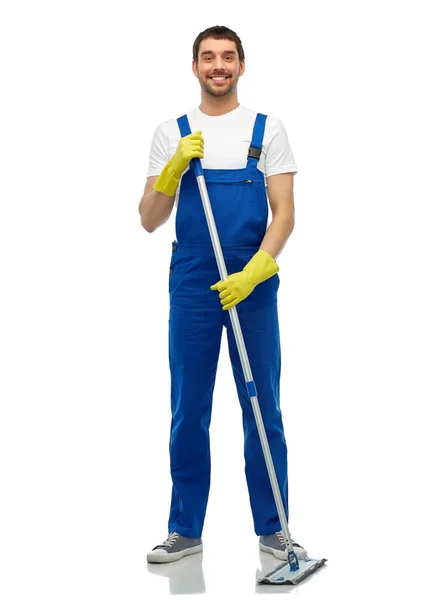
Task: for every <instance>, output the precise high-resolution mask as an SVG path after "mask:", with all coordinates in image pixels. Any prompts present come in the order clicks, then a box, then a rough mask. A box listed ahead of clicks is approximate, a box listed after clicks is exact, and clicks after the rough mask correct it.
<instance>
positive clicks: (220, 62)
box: [215, 56, 224, 71]
mask: <svg viewBox="0 0 442 600" xmlns="http://www.w3.org/2000/svg"><path fill="white" fill-rule="evenodd" d="M215 68H216V69H218V70H219V71H221V70H224V61H223V59H222V58H221V56H218V57H217V58H215Z"/></svg>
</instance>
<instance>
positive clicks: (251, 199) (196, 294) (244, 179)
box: [168, 113, 288, 538]
mask: <svg viewBox="0 0 442 600" xmlns="http://www.w3.org/2000/svg"><path fill="white" fill-rule="evenodd" d="M266 118H267V116H266V115H262V114H260V113H258V115H257V117H256V120H255V124H254V129H253V136H252V141H251V145H250V148H249V154H248V160H247V166H246V167H245V168H242V169H205V170H204V178H205V181H206V185H207V191H208V194H209V199H210V204H211V206H212V211H213V215H214V219H215V223H216V226H217V230H218V235H219V238H220V243H221V248H222V251H223V255H224V260H225V263H226V268H227V272H228V274H231V273H235V272H237V271H241V270H242V269H243V267H244V266H245V264H246V263H247V262H248V261H249V260H250V259H251V258H252V256H253V255H254V254H255V253H256V252H257V251H258V250H259V246H260V244H261V241H262V239H263V237H264V235H265V232H266V229H267V217H268V205H267V195H266V188H265V179H264V174H263V173H262V171H260V170H259V169H258V168H257V164H258V159H259V154H260V151H261V148H262V140H263V136H264V127H265V121H266ZM177 121H178V125H179V128H180V133H181V136H182V137H184V136H186V135H189V134H190V133H191V130H190V127H189V122H188V119H187V116H186V115H183V116H182V117H180V118H179V119H178V120H177ZM175 227H176V240H175V241H174V242H173V243H172V255H171V261H170V276H169V296H170V318H169V361H170V372H171V408H172V422H171V432H170V469H171V476H172V483H173V485H172V499H171V507H170V515H169V524H168V525H169V533H170V532H172V531H176V532H178V533H180V534H181V535H183V536H186V537H193V538H199V537H201V535H202V530H203V525H204V519H205V514H206V508H207V501H208V496H209V487H210V444H209V426H210V420H211V412H212V396H213V390H214V385H215V377H216V371H217V364H218V357H219V351H220V346H221V335H222V332H223V326H224V327H226V328H227V336H228V345H229V355H230V360H231V364H232V370H233V375H234V378H235V384H236V388H237V392H238V397H239V401H240V404H241V408H242V415H243V429H244V457H245V473H246V480H247V486H248V491H249V498H250V505H251V509H252V515H253V521H254V529H255V533H256V534H257V535H268V534H271V533H274V532H276V531H279V530H281V529H282V526H281V524H280V521H279V518H278V513H277V510H276V505H275V501H274V497H273V493H272V489H271V486H270V480H269V476H268V473H267V468H266V464H265V461H264V455H263V451H262V447H261V443H260V440H259V435H258V430H257V427H256V422H255V418H254V415H253V410H252V405H251V401H250V398H249V394H248V390H247V387H246V383H245V379H244V374H243V370H242V366H241V362H240V358H239V354H238V349H237V346H236V341H235V337H234V333H233V329H232V324H231V321H230V315H229V311H228V310H222V305H221V303H220V298H219V293H218V292H216V291H213V290H211V289H210V286H211V285H213V284H214V283H216V282H217V281H219V280H220V275H219V271H218V267H217V264H216V259H215V254H214V250H213V246H212V243H211V240H210V234H209V229H208V225H207V221H206V217H205V214H204V209H203V204H202V200H201V196H200V192H199V189H198V184H197V180H196V176H195V173H194V171H193V169H192V168H190V169H189V170H188V171H187V172H186V173H185V174H184V175H183V177H182V180H181V190H180V195H179V202H178V208H177V213H176V225H175ZM278 287H279V277H278V274H276V275H273V276H272V277H270V278H269V279H267V280H266V281H264V282H263V283H260V284H259V285H257V286H256V288H255V289H254V290H253V292H252V293H251V294H250V295H249V296H248V297H247V298H246V299H245V300H243V301H242V302H240V303H239V304H238V305H237V306H236V309H237V311H238V318H239V321H240V325H241V329H242V332H243V336H244V342H245V346H246V349H247V353H248V356H249V361H250V367H251V370H252V375H253V379H254V382H255V384H256V389H257V394H258V402H259V405H260V409H261V413H262V417H263V421H264V425H265V428H266V432H267V438H268V442H269V446H270V451H271V454H272V458H273V462H274V465H275V471H276V475H277V478H278V482H279V487H280V490H281V495H282V499H283V504H284V507H285V512H286V515H287V518H288V481H287V447H286V440H285V437H284V430H283V424H282V416H281V410H280V404H279V380H280V369H281V354H280V340H279V324H278V312H277V291H278Z"/></svg>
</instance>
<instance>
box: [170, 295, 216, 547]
mask: <svg viewBox="0 0 442 600" xmlns="http://www.w3.org/2000/svg"><path fill="white" fill-rule="evenodd" d="M206 287H207V289H209V288H208V286H206ZM209 293H210V290H209ZM222 327H223V324H222V315H221V311H220V309H219V306H218V305H217V304H216V303H213V302H212V305H211V306H209V305H207V304H206V305H205V306H203V305H202V304H201V303H195V304H194V305H193V304H192V303H191V302H188V303H186V302H183V301H181V302H180V304H179V305H178V304H177V305H172V306H171V310H170V320H169V360H170V370H171V386H172V387H171V408H172V423H171V432H170V469H171V476H172V483H173V485H172V498H171V507H170V515H169V532H171V531H176V532H178V533H180V534H181V535H184V536H186V537H193V538H198V537H201V535H202V529H203V523H204V518H205V514H206V508H207V501H208V496H209V487H210V443H209V425H210V419H211V413H212V398H213V389H214V385H215V377H216V369H217V364H218V357H219V351H220V345H221V334H222Z"/></svg>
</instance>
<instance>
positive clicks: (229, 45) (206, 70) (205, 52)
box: [192, 38, 245, 96]
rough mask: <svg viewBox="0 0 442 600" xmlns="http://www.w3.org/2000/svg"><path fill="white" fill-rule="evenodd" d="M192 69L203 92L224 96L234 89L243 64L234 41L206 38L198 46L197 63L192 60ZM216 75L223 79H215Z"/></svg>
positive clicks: (242, 69)
mask: <svg viewBox="0 0 442 600" xmlns="http://www.w3.org/2000/svg"><path fill="white" fill-rule="evenodd" d="M192 69H193V72H194V74H195V76H196V77H198V79H199V82H200V85H201V87H202V89H203V90H204V91H205V92H207V93H208V94H210V95H211V96H226V95H227V94H230V93H231V92H232V91H234V90H235V89H236V86H237V85H238V80H239V78H240V77H241V75H242V74H243V73H244V69H245V64H244V61H243V62H242V63H241V64H240V62H239V56H238V51H237V49H236V44H235V42H232V41H231V40H215V39H214V38H206V39H205V40H203V41H202V42H201V44H200V47H199V52H198V64H196V63H195V61H193V62H192ZM217 75H219V76H221V77H223V79H220V80H217V79H215V78H216V76H217Z"/></svg>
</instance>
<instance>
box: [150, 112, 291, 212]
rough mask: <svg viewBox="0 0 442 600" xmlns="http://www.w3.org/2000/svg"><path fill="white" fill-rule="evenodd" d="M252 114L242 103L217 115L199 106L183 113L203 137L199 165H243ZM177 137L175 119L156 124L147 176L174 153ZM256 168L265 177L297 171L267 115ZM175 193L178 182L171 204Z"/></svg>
mask: <svg viewBox="0 0 442 600" xmlns="http://www.w3.org/2000/svg"><path fill="white" fill-rule="evenodd" d="M256 115H257V112H256V111H253V110H250V109H248V108H246V107H245V106H243V105H242V104H240V105H239V106H237V108H235V109H234V110H232V111H230V112H228V113H225V114H224V115H218V116H210V115H206V114H204V113H203V112H201V111H200V109H199V107H197V108H195V109H193V110H192V111H190V112H189V113H187V118H188V120H189V125H190V130H191V131H192V132H195V131H198V130H201V135H202V137H203V139H204V158H202V159H201V166H202V168H203V169H243V168H245V167H246V166H247V154H248V151H249V146H250V143H251V141H252V134H253V127H254V124H255V118H256ZM180 139H181V133H180V129H179V127H178V122H177V120H176V118H175V119H169V120H167V121H163V122H162V123H160V125H159V126H158V127H157V128H156V130H155V132H154V135H153V139H152V144H151V148H150V160H149V170H148V172H147V177H151V176H152V175H157V176H158V175H160V173H161V171H162V170H163V169H164V167H165V166H166V164H167V163H168V162H169V160H170V159H171V158H172V156H173V155H174V154H175V151H176V149H177V146H178V142H179V141H180ZM189 168H190V166H188V167H187V168H186V169H185V171H184V173H186V172H187V171H188V170H189ZM258 169H259V170H260V171H262V172H263V173H264V175H265V177H269V176H270V175H278V174H279V173H293V174H296V173H297V171H298V167H297V166H296V163H295V159H294V158H293V154H292V151H291V148H290V144H289V140H288V137H287V133H286V130H285V128H284V125H283V124H282V122H281V120H280V119H278V118H276V117H272V116H270V115H268V116H267V119H266V122H265V129H264V139H263V143H262V151H261V156H260V158H259V161H258ZM184 173H183V175H184ZM180 184H181V182H180ZM266 185H267V183H266ZM179 192H180V185H179V186H178V189H177V193H176V196H175V204H177V203H178V198H179Z"/></svg>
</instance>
